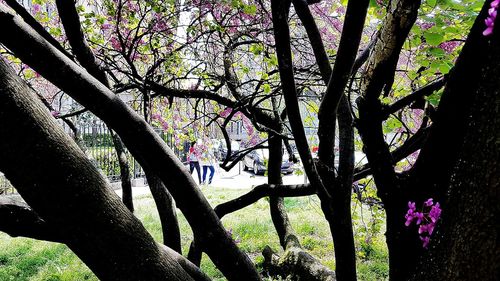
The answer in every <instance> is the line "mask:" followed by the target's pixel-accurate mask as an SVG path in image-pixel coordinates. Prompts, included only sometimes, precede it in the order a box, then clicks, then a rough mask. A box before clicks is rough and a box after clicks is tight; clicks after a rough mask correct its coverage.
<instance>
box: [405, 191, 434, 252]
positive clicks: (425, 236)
mask: <svg viewBox="0 0 500 281" xmlns="http://www.w3.org/2000/svg"><path fill="white" fill-rule="evenodd" d="M440 216H441V207H440V205H439V203H438V202H436V204H434V202H433V199H432V198H429V199H428V200H427V201H425V202H424V206H423V207H422V210H421V212H418V211H417V209H416V207H415V202H411V201H410V202H408V212H407V213H406V215H405V219H406V222H405V225H406V226H410V225H411V223H412V222H413V221H415V223H416V225H418V226H419V228H418V234H419V236H420V240H421V241H422V246H423V247H424V248H426V249H427V246H428V245H429V242H430V236H431V235H432V233H433V232H434V227H435V226H436V222H437V221H438V219H439V217H440Z"/></svg>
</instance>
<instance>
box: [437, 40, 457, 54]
mask: <svg viewBox="0 0 500 281" xmlns="http://www.w3.org/2000/svg"><path fill="white" fill-rule="evenodd" d="M460 44H461V43H460V42H459V41H448V42H443V43H441V44H439V48H441V49H442V50H443V51H445V52H446V53H448V54H449V53H451V52H453V51H454V50H455V49H456V48H457V47H458V46H460Z"/></svg>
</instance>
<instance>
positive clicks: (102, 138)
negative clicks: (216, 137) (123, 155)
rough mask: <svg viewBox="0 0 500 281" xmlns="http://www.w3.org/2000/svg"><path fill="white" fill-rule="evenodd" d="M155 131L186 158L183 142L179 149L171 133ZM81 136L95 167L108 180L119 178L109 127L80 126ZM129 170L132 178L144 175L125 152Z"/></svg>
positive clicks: (116, 157) (176, 152) (137, 164)
mask: <svg viewBox="0 0 500 281" xmlns="http://www.w3.org/2000/svg"><path fill="white" fill-rule="evenodd" d="M155 131H156V133H158V134H159V135H160V137H161V138H162V139H163V140H164V141H165V142H166V144H167V145H168V146H169V147H170V148H172V150H173V151H174V153H175V154H176V155H177V156H178V157H179V159H181V161H185V160H186V151H187V148H186V145H185V144H183V146H182V148H181V149H179V148H178V147H177V146H176V145H174V142H175V139H174V136H173V135H172V134H169V133H167V132H165V131H164V130H162V129H159V128H155ZM80 132H81V138H82V140H83V144H84V146H85V149H86V153H87V155H88V156H89V158H90V159H92V162H94V164H95V165H96V167H97V168H98V169H99V170H100V171H102V173H103V174H104V175H105V176H107V177H108V178H109V180H110V181H119V180H120V164H119V162H118V156H117V154H116V150H115V147H114V145H113V139H112V137H111V134H110V132H109V129H108V128H107V126H106V125H105V124H102V123H101V124H91V125H88V126H83V127H81V128H80ZM127 157H128V160H129V161H128V162H129V167H130V171H131V172H132V177H133V178H140V177H144V171H143V170H142V168H141V166H140V165H139V163H137V161H135V160H134V158H133V157H132V155H131V154H130V153H129V152H127Z"/></svg>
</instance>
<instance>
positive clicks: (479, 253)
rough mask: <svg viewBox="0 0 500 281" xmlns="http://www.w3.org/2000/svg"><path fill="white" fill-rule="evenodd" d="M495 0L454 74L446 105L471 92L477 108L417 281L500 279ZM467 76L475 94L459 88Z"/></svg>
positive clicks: (499, 45) (499, 46) (499, 69)
mask: <svg viewBox="0 0 500 281" xmlns="http://www.w3.org/2000/svg"><path fill="white" fill-rule="evenodd" d="M490 2H491V1H486V3H485V6H484V7H483V10H482V12H481V13H480V15H479V16H478V18H477V20H476V23H475V25H474V27H473V28H472V30H471V34H470V35H469V38H468V39H467V42H466V45H465V46H464V48H463V51H462V53H461V54H460V57H461V58H460V59H459V61H457V66H456V72H454V73H452V76H450V78H451V79H452V80H450V83H453V84H450V85H449V89H448V93H449V95H450V96H449V97H448V98H447V99H444V100H443V99H442V101H441V102H442V103H443V106H446V107H447V108H449V107H450V106H454V105H456V104H459V103H461V99H462V98H463V95H465V94H467V95H470V99H469V100H468V103H469V105H471V106H472V110H467V112H469V113H470V114H469V115H468V117H466V118H465V120H463V121H464V122H465V123H466V124H468V125H467V128H466V129H465V133H464V141H463V143H462V145H461V148H460V149H459V151H458V153H456V154H457V156H458V157H457V158H455V159H456V160H455V163H452V164H450V166H449V167H445V168H444V169H445V170H451V171H452V172H451V175H450V178H451V180H450V186H449V188H448V191H447V194H448V196H449V197H448V198H447V202H446V204H443V208H442V209H443V211H442V216H441V218H440V221H439V222H438V226H437V229H436V233H435V234H433V235H434V236H435V237H432V238H431V242H430V246H431V247H430V250H429V252H428V253H427V254H425V255H424V256H423V258H422V259H421V262H420V264H419V266H418V268H417V270H416V273H415V275H414V276H413V277H412V278H411V279H410V280H412V281H420V280H430V279H433V280H443V281H451V280H461V281H473V280H487V281H489V280H491V281H493V280H500V247H499V246H498V241H499V240H498V238H499V229H498V222H499V221H500V204H499V203H498V202H499V201H500V193H499V190H500V145H499V142H500V118H499V116H500V80H499V79H498V77H499V75H500V33H499V30H498V29H495V31H494V33H493V35H491V36H490V37H485V36H483V35H482V34H481V33H482V31H483V30H484V19H485V18H486V17H487V9H488V8H489V6H490ZM496 23H497V24H498V23H499V21H498V19H497V21H496ZM464 67H465V68H464ZM453 75H457V76H456V77H453ZM462 75H464V76H465V77H467V78H468V79H467V81H466V82H467V84H469V83H470V84H471V85H475V86H476V88H472V89H471V91H472V92H471V93H467V92H463V88H462V87H459V86H458V85H461V84H462V82H464V81H463V79H464V76H462ZM452 81H453V82H452ZM455 83H457V84H455ZM443 98H444V96H443ZM447 103H449V104H447ZM440 107H441V104H440ZM449 120H450V121H451V120H452V119H449ZM453 122H454V120H453ZM441 125H442V126H447V123H442V124H441Z"/></svg>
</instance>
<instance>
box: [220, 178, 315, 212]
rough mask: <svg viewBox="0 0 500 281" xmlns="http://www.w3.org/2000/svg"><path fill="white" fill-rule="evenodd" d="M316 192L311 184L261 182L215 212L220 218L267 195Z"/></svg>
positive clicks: (311, 193)
mask: <svg viewBox="0 0 500 281" xmlns="http://www.w3.org/2000/svg"><path fill="white" fill-rule="evenodd" d="M314 194H316V190H315V189H314V188H313V186H312V185H311V184H297V185H275V184H261V185H258V186H256V187H254V188H253V189H252V190H251V191H249V192H248V193H246V194H244V195H242V196H240V197H238V198H236V199H233V200H231V201H228V202H226V203H222V204H220V205H218V206H217V207H215V208H214V211H215V213H216V214H217V216H218V217H219V218H222V217H224V216H225V215H227V214H229V213H232V212H234V211H237V210H240V209H243V208H245V207H247V206H249V205H251V204H253V203H255V202H257V201H258V200H259V199H261V198H263V197H267V196H278V197H300V196H309V195H314Z"/></svg>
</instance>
